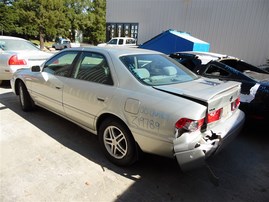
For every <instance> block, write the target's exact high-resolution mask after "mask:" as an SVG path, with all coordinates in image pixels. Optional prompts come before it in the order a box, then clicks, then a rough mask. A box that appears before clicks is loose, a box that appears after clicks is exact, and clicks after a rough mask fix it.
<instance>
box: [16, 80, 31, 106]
mask: <svg viewBox="0 0 269 202" xmlns="http://www.w3.org/2000/svg"><path fill="white" fill-rule="evenodd" d="M19 98H20V103H21V108H22V110H23V111H31V110H33V108H34V102H33V100H32V98H31V96H30V94H29V92H28V90H27V88H26V86H25V85H24V83H23V82H22V81H21V82H19Z"/></svg>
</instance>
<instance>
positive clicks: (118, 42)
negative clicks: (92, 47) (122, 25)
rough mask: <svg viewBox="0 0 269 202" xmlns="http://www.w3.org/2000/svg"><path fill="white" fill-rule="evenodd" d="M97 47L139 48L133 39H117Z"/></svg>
mask: <svg viewBox="0 0 269 202" xmlns="http://www.w3.org/2000/svg"><path fill="white" fill-rule="evenodd" d="M97 46H101V47H104V46H124V47H137V45H136V39H134V38H131V37H115V38H112V39H110V41H108V42H107V43H101V44H98V45H97Z"/></svg>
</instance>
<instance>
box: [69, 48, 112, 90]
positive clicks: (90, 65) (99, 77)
mask: <svg viewBox="0 0 269 202" xmlns="http://www.w3.org/2000/svg"><path fill="white" fill-rule="evenodd" d="M72 77H73V78H75V79H79V80H85V81H91V82H95V83H100V84H107V85H113V82H112V77H111V74H110V68H109V66H108V63H107V61H106V58H105V57H104V56H103V55H101V54H99V53H91V52H84V53H83V54H82V55H81V56H80V59H79V63H78V65H77V67H76V69H75V71H74V73H73V75H72Z"/></svg>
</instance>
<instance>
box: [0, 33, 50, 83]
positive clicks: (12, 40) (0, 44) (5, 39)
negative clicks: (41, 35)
mask: <svg viewBox="0 0 269 202" xmlns="http://www.w3.org/2000/svg"><path fill="white" fill-rule="evenodd" d="M52 55H53V54H51V53H47V52H44V51H41V50H39V49H38V48H37V47H36V46H35V45H34V44H33V43H31V42H30V41H27V40H25V39H22V38H18V37H11V36H0V84H1V83H2V81H3V80H10V79H11V77H12V75H13V73H14V72H15V71H16V70H17V69H21V68H30V67H31V66H35V65H41V64H42V63H43V62H44V61H45V60H46V59H48V58H49V57H50V56H52Z"/></svg>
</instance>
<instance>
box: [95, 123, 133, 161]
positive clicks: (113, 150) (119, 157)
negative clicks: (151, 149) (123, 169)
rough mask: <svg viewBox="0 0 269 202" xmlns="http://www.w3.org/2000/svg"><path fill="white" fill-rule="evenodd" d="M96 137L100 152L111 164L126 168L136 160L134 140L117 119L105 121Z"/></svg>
mask: <svg viewBox="0 0 269 202" xmlns="http://www.w3.org/2000/svg"><path fill="white" fill-rule="evenodd" d="M98 135H99V142H100V144H101V147H102V150H103V151H104V153H105V156H106V157H107V158H108V160H109V161H111V162H112V163H114V164H116V165H118V166H128V165H131V164H133V163H134V162H135V161H136V160H137V155H136V154H137V152H136V145H135V140H134V138H133V136H132V134H131V132H130V130H129V129H128V128H127V127H126V126H125V125H124V124H123V123H121V122H120V121H118V120H117V119H106V120H105V121H104V122H103V123H102V124H101V126H100V128H99V131H98Z"/></svg>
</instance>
